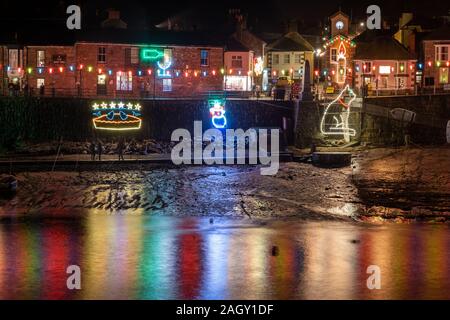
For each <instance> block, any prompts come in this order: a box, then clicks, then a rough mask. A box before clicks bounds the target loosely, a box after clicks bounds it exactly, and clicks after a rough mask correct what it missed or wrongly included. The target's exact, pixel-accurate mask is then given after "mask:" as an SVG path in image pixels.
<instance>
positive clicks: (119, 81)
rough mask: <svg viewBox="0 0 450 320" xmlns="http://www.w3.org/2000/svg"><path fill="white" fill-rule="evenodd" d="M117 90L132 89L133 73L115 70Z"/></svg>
mask: <svg viewBox="0 0 450 320" xmlns="http://www.w3.org/2000/svg"><path fill="white" fill-rule="evenodd" d="M116 89H117V91H133V75H132V74H131V72H117V76H116Z"/></svg>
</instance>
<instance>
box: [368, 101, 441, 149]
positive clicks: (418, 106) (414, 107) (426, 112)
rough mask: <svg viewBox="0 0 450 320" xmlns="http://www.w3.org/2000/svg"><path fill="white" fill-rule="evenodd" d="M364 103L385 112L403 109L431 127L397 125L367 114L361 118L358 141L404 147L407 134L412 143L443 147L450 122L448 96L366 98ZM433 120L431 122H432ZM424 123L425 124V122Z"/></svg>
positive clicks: (423, 125)
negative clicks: (386, 110) (376, 106)
mask: <svg viewBox="0 0 450 320" xmlns="http://www.w3.org/2000/svg"><path fill="white" fill-rule="evenodd" d="M365 103H370V104H373V105H378V106H382V107H385V108H388V109H394V108H404V109H407V110H411V111H414V112H416V113H417V115H418V117H419V116H420V118H421V119H429V120H430V124H431V123H432V125H425V124H414V123H413V124H411V125H408V124H405V123H402V122H400V121H397V120H394V119H390V118H387V117H382V116H375V115H371V114H367V113H363V115H362V136H361V141H363V142H368V143H375V144H384V145H403V144H404V143H405V135H406V134H408V135H409V136H410V138H411V141H412V142H413V143H418V144H443V143H446V138H445V134H446V133H445V131H446V128H445V124H446V122H447V121H448V120H450V95H424V96H401V97H377V98H368V99H366V100H365ZM432 120H433V122H431V121H432ZM424 122H426V121H424Z"/></svg>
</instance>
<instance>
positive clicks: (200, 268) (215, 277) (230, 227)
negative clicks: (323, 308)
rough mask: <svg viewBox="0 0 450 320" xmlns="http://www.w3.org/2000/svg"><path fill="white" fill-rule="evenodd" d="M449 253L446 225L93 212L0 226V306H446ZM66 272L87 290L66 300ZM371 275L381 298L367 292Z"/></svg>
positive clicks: (449, 286) (449, 290)
mask: <svg viewBox="0 0 450 320" xmlns="http://www.w3.org/2000/svg"><path fill="white" fill-rule="evenodd" d="M273 246H278V248H279V254H278V255H275V256H273V255H272V253H271V251H272V247H273ZM449 249H450V233H449V228H448V226H446V225H419V224H417V225H416V224H411V225H391V224H388V225H382V226H368V225H361V224H351V223H337V222H328V221H327V222H299V221H295V222H292V221H285V222H268V223H267V224H266V223H261V221H259V222H258V220H256V222H255V221H249V220H242V219H216V220H215V221H214V224H210V223H209V219H203V218H171V217H158V216H146V215H120V214H117V215H100V214H94V213H90V214H88V215H86V216H85V218H73V219H68V220H55V219H47V220H45V219H38V220H37V221H21V222H2V223H0V298H1V299H7V298H11V299H61V298H62V299H95V298H102V299H113V298H115V299H199V298H200V299H355V298H362V299H428V298H430V299H431V298H447V299H448V298H450V276H449V270H450V250H449ZM71 264H77V265H79V266H80V267H81V270H82V274H81V276H82V279H81V281H82V290H79V291H76V290H74V291H69V290H67V289H66V279H67V276H68V275H67V274H66V267H67V266H68V265H71ZM372 264H375V265H378V266H380V267H381V271H382V279H381V282H382V289H381V290H374V291H371V290H368V289H367V287H366V279H367V277H368V275H367V274H366V268H367V266H369V265H372Z"/></svg>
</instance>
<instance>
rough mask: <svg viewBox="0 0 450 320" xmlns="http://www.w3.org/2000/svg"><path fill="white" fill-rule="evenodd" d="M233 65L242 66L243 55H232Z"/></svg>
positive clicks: (235, 66)
mask: <svg viewBox="0 0 450 320" xmlns="http://www.w3.org/2000/svg"><path fill="white" fill-rule="evenodd" d="M231 67H232V68H242V56H231Z"/></svg>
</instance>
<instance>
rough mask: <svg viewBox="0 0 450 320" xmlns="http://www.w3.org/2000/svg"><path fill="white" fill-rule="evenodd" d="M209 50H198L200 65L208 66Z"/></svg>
mask: <svg viewBox="0 0 450 320" xmlns="http://www.w3.org/2000/svg"><path fill="white" fill-rule="evenodd" d="M208 57H209V52H208V50H200V65H201V66H208V65H209V58H208Z"/></svg>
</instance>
